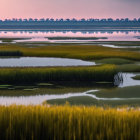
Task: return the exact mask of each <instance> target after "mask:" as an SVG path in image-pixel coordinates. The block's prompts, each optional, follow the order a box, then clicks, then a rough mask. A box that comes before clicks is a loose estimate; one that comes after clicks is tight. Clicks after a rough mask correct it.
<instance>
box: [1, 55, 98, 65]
mask: <svg viewBox="0 0 140 140" xmlns="http://www.w3.org/2000/svg"><path fill="white" fill-rule="evenodd" d="M92 65H96V63H95V62H88V61H83V60H78V59H68V58H50V57H19V58H0V67H45V66H92Z"/></svg>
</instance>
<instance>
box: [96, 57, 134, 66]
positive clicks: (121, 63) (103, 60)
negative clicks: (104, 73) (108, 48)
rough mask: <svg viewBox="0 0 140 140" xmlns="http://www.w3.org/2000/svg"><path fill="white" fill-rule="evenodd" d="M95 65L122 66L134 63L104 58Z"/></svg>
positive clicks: (120, 59)
mask: <svg viewBox="0 0 140 140" xmlns="http://www.w3.org/2000/svg"><path fill="white" fill-rule="evenodd" d="M96 63H100V64H116V65H123V64H132V63H134V61H132V60H127V59H122V58H106V59H101V60H97V61H96Z"/></svg>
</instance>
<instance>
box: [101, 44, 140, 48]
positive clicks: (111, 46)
mask: <svg viewBox="0 0 140 140" xmlns="http://www.w3.org/2000/svg"><path fill="white" fill-rule="evenodd" d="M100 45H102V46H104V47H109V48H140V46H117V45H110V44H100Z"/></svg>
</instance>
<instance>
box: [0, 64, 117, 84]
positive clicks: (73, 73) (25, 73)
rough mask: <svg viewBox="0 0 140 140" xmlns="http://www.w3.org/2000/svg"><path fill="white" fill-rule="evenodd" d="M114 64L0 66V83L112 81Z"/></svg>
mask: <svg viewBox="0 0 140 140" xmlns="http://www.w3.org/2000/svg"><path fill="white" fill-rule="evenodd" d="M117 72H118V71H117V67H116V66H115V65H103V66H89V67H48V68H47V67H46V68H0V84H2V83H4V84H7V83H12V84H13V83H39V82H50V81H58V82H59V81H83V82H85V81H95V82H99V81H110V82H113V81H114V75H116V74H117Z"/></svg>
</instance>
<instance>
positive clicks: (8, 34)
mask: <svg viewBox="0 0 140 140" xmlns="http://www.w3.org/2000/svg"><path fill="white" fill-rule="evenodd" d="M47 37H77V40H75V39H74V40H70V39H68V40H66V39H65V40H63V39H62V40H49V39H48V38H47ZM78 37H86V38H88V37H96V38H97V39H96V40H94V39H93V40H83V41H82V40H78ZM100 37H106V39H98V38H100ZM139 37H140V30H139V29H138V30H100V31H99V30H88V31H84V30H81V31H78V30H54V31H53V30H52V31H51V30H38V31H35V30H32V31H28V30H26V31H24V30H21V31H18V30H15V31H12V30H9V31H2V30H1V31H0V38H29V39H24V40H13V42H12V43H16V42H56V43H61V42H63V43H65V42H66V43H67V42H91V41H140V39H139Z"/></svg>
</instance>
